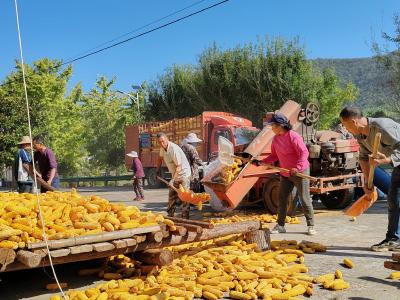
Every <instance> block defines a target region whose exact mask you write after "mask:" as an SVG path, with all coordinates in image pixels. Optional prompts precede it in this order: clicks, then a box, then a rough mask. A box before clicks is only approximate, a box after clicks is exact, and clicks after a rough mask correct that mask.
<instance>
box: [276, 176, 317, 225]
mask: <svg viewBox="0 0 400 300" xmlns="http://www.w3.org/2000/svg"><path fill="white" fill-rule="evenodd" d="M303 174H306V175H309V174H310V169H306V170H304V171H303ZM294 187H296V188H297V191H298V193H299V196H300V202H301V206H302V207H303V212H304V216H305V217H306V221H307V226H314V208H313V206H312V202H311V196H310V181H309V180H308V179H303V178H300V177H297V176H289V177H284V176H281V182H280V185H279V209H278V224H279V225H281V226H284V225H285V218H286V215H287V206H288V200H289V196H290V195H291V194H292V191H293V188H294Z"/></svg>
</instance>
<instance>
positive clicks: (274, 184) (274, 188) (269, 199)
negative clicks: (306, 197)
mask: <svg viewBox="0 0 400 300" xmlns="http://www.w3.org/2000/svg"><path fill="white" fill-rule="evenodd" d="M296 192H297V190H296V188H294V189H293V192H292V195H291V196H290V197H289V201H288V209H287V215H288V216H293V215H294V214H295V212H296V202H297V201H295V198H296ZM263 199H264V204H265V206H266V207H267V209H268V211H269V212H270V213H271V214H277V213H278V206H279V178H277V177H273V178H270V179H269V180H268V182H267V183H266V184H265V185H264V191H263Z"/></svg>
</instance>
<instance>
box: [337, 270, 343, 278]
mask: <svg viewBox="0 0 400 300" xmlns="http://www.w3.org/2000/svg"><path fill="white" fill-rule="evenodd" d="M335 277H336V279H342V278H343V274H342V272H341V271H340V270H336V271H335Z"/></svg>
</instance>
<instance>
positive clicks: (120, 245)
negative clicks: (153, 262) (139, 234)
mask: <svg viewBox="0 0 400 300" xmlns="http://www.w3.org/2000/svg"><path fill="white" fill-rule="evenodd" d="M111 243H112V244H113V245H114V247H115V248H117V249H120V248H126V247H128V244H127V243H126V241H125V240H115V241H112V242H111ZM135 243H136V240H135ZM110 250H111V249H110Z"/></svg>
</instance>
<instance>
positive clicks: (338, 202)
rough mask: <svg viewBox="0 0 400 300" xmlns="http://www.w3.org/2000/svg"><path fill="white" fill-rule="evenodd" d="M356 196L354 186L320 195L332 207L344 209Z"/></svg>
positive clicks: (328, 206)
mask: <svg viewBox="0 0 400 300" xmlns="http://www.w3.org/2000/svg"><path fill="white" fill-rule="evenodd" d="M353 198H354V188H350V189H347V190H337V191H332V192H329V193H326V194H321V195H319V199H320V200H321V202H322V203H323V204H324V205H325V206H326V207H327V208H330V209H342V208H345V207H347V206H348V205H349V204H350V202H351V201H352V200H353Z"/></svg>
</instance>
